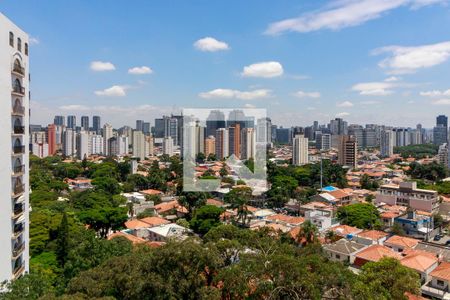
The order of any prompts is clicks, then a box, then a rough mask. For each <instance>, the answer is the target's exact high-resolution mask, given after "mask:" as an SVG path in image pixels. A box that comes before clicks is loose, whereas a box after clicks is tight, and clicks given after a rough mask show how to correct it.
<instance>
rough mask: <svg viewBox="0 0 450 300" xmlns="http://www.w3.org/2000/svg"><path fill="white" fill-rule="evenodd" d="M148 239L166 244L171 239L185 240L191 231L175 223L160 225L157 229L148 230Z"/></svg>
mask: <svg viewBox="0 0 450 300" xmlns="http://www.w3.org/2000/svg"><path fill="white" fill-rule="evenodd" d="M147 231H148V236H147V239H148V240H150V241H156V242H166V241H168V240H169V239H180V240H183V239H185V238H186V237H187V236H188V235H189V234H190V230H189V229H188V228H185V227H183V226H180V225H178V224H175V223H170V224H164V225H159V226H155V227H150V228H147Z"/></svg>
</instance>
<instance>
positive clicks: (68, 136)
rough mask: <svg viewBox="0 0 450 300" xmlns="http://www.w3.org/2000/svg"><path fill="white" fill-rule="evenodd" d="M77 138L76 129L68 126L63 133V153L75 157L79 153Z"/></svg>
mask: <svg viewBox="0 0 450 300" xmlns="http://www.w3.org/2000/svg"><path fill="white" fill-rule="evenodd" d="M76 145H77V140H76V133H75V130H73V129H71V128H66V130H65V131H64V133H63V147H62V148H63V149H62V150H63V154H64V155H65V156H68V157H73V156H75V155H76V154H77V147H76Z"/></svg>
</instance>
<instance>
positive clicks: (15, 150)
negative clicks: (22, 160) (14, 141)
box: [13, 145, 25, 154]
mask: <svg viewBox="0 0 450 300" xmlns="http://www.w3.org/2000/svg"><path fill="white" fill-rule="evenodd" d="M13 153H14V154H24V153H25V146H22V145H20V146H14V147H13Z"/></svg>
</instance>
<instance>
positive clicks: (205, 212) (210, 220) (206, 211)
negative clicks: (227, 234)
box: [189, 205, 223, 235]
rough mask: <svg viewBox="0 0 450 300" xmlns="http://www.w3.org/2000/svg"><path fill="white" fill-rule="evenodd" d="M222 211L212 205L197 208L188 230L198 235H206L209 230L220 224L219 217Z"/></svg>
mask: <svg viewBox="0 0 450 300" xmlns="http://www.w3.org/2000/svg"><path fill="white" fill-rule="evenodd" d="M222 212H223V209H222V208H220V207H216V206H214V205H204V206H202V207H200V208H198V209H197V210H196V211H195V213H194V216H193V218H192V219H191V221H190V222H189V224H190V228H192V229H193V230H194V232H196V233H199V234H202V235H203V234H206V233H207V232H208V231H209V230H210V229H211V228H213V227H217V226H219V225H220V224H221V222H220V215H221V214H222Z"/></svg>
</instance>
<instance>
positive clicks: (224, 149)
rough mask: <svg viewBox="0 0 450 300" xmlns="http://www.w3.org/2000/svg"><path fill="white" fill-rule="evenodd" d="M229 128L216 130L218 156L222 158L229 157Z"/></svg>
mask: <svg viewBox="0 0 450 300" xmlns="http://www.w3.org/2000/svg"><path fill="white" fill-rule="evenodd" d="M228 141H229V139H228V129H226V128H219V129H217V130H216V157H217V159H219V160H221V159H224V158H226V157H228V156H229V155H230V154H229V148H228V146H229V144H228Z"/></svg>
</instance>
